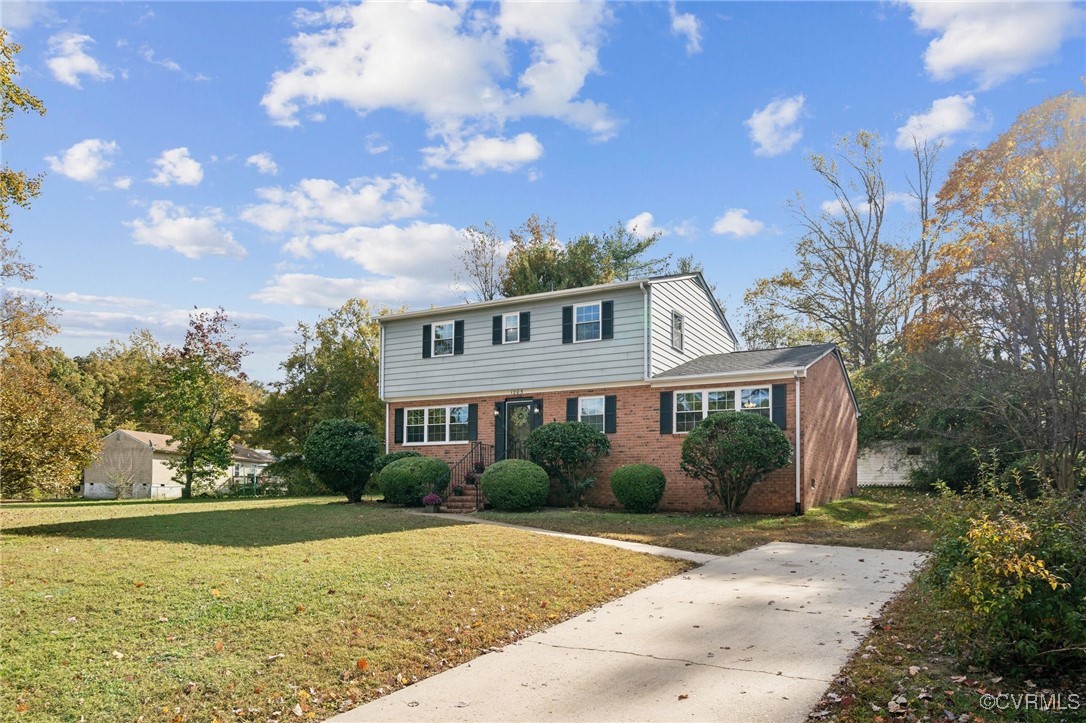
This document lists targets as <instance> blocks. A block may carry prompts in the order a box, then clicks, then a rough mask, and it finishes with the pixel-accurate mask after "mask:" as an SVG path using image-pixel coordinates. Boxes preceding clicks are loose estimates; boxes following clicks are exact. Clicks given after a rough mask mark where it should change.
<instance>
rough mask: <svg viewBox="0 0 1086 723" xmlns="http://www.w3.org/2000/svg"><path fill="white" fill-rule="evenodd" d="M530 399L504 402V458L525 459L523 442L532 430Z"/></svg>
mask: <svg viewBox="0 0 1086 723" xmlns="http://www.w3.org/2000/svg"><path fill="white" fill-rule="evenodd" d="M532 426H533V425H532V400H531V399H522V400H518V401H513V402H506V403H505V458H506V459H526V458H527V457H528V455H527V453H526V452H525V451H524V442H525V440H527V439H528V433H529V432H531V431H532Z"/></svg>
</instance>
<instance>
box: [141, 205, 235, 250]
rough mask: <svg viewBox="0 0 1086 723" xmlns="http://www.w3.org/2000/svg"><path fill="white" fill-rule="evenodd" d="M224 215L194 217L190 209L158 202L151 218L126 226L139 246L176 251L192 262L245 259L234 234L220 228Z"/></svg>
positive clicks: (211, 211) (215, 211) (213, 212)
mask: <svg viewBox="0 0 1086 723" xmlns="http://www.w3.org/2000/svg"><path fill="white" fill-rule="evenodd" d="M222 220H223V215H222V212H221V211H220V210H219V209H217V208H210V209H205V210H204V212H203V214H202V215H190V214H189V212H188V209H186V208H185V207H183V206H177V205H174V204H173V203H172V202H170V201H154V202H153V203H152V204H151V208H150V209H149V210H148V211H147V218H146V220H144V219H136V220H134V221H129V222H127V223H125V225H126V226H128V227H129V228H131V229H132V238H133V239H134V240H135V242H136V243H137V244H141V245H144V246H154V247H155V248H159V249H167V250H170V251H176V252H177V253H179V254H181V255H182V256H185V257H186V258H190V259H199V258H203V257H204V256H229V257H232V258H237V259H240V258H243V257H244V256H245V254H246V252H245V249H244V248H242V246H241V245H240V244H239V243H238V242H237V241H235V240H234V236H233V234H231V233H230V232H229V231H223V230H222V229H220V228H219V223H220V222H222Z"/></svg>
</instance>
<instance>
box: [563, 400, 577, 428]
mask: <svg viewBox="0 0 1086 723" xmlns="http://www.w3.org/2000/svg"><path fill="white" fill-rule="evenodd" d="M577 404H578V402H577V397H569V398H568V399H566V421H567V422H576V421H577Z"/></svg>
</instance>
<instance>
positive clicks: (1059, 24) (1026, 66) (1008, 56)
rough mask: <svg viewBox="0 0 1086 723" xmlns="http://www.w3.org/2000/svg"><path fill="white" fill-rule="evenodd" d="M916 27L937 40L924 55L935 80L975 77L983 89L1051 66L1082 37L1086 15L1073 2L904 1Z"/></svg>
mask: <svg viewBox="0 0 1086 723" xmlns="http://www.w3.org/2000/svg"><path fill="white" fill-rule="evenodd" d="M906 4H907V5H908V6H909V7H910V8H911V9H912V20H913V23H915V25H916V27H917V28H918V29H919V30H921V31H922V32H924V33H926V34H936V35H938V37H937V38H935V39H934V40H932V41H931V43H929V44H928V47H927V49H926V50H925V51H924V67H925V68H927V71H928V73H929V74H930V75H931V76H932V77H933V78H935V79H936V80H950V79H951V78H955V77H957V76H959V75H970V76H973V77H974V78H975V79H976V80H977V81H978V82H979V83H980V86H981V89H982V90H983V89H987V88H991V87H992V86H995V85H998V84H999V83H1001V82H1003V81H1005V80H1007V79H1009V78H1012V77H1014V76H1015V75H1019V74H1021V73H1024V72H1026V71H1028V70H1032V69H1033V68H1036V67H1038V66H1040V65H1043V64H1045V63H1047V62H1049V61H1050V60H1051V59H1052V58H1053V57H1055V55H1056V53H1057V52H1058V51H1059V49H1060V46H1061V45H1062V44H1063V42H1064V41H1066V40H1068V39H1069V38H1072V37H1076V36H1078V35H1081V34H1082V31H1083V25H1084V19H1086V10H1084V9H1083V8H1082V7H1081V5H1076V4H1075V3H1072V2H1066V1H1064V2H926V1H924V0H908V1H907V2H906Z"/></svg>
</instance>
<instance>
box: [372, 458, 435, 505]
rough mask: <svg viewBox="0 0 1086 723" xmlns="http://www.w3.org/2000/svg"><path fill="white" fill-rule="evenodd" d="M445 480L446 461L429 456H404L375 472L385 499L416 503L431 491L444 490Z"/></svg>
mask: <svg viewBox="0 0 1086 723" xmlns="http://www.w3.org/2000/svg"><path fill="white" fill-rule="evenodd" d="M448 484H449V465H447V464H445V463H444V462H442V461H441V460H440V459H434V458H433V457H405V458H403V459H398V460H396V461H395V462H390V463H389V464H388V465H387V466H386V467H385V468H384V469H383V470H381V474H379V475H377V486H378V487H379V488H380V490H381V494H383V495H384V496H385V502H388V503H389V504H393V505H406V506H410V507H417V506H418V505H421V504H422V498H423V496H424V495H427V494H429V493H431V492H438V493H440V492H444V491H445V487H446V486H447V485H448Z"/></svg>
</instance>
